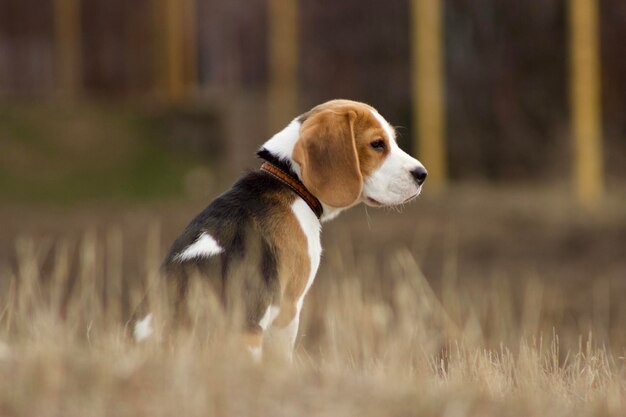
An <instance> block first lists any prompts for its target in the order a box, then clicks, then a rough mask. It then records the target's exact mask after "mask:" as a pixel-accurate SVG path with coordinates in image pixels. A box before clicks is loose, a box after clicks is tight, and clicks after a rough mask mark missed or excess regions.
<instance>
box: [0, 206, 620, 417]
mask: <svg viewBox="0 0 626 417" xmlns="http://www.w3.org/2000/svg"><path fill="white" fill-rule="evenodd" d="M418 204H420V203H418ZM422 204H423V206H422V209H423V210H422V213H424V212H426V213H429V212H430V213H435V212H437V211H438V210H439V209H438V208H437V203H436V202H432V201H431V202H429V201H425V202H423V203H422ZM503 204H504V203H503ZM505 205H506V204H505ZM469 207H470V206H469V205H468V206H466V207H465V208H464V210H470V208H469ZM429 210H430V211H429ZM411 213H414V212H411V211H409V212H408V213H404V214H402V215H398V214H393V215H392V214H389V215H388V217H387V215H386V214H384V213H383V214H373V213H370V215H371V217H372V223H373V225H372V226H371V228H372V229H374V230H370V231H369V233H374V234H375V235H376V236H377V237H378V240H377V241H374V242H373V243H372V244H370V245H369V246H368V247H367V248H359V242H360V239H359V238H358V237H357V236H355V235H351V234H347V236H348V237H345V236H344V238H343V239H342V238H340V237H339V236H333V239H332V242H334V243H331V244H329V245H327V246H328V247H327V252H326V256H325V258H324V260H323V264H324V267H323V268H322V270H321V271H320V276H319V277H318V280H317V281H316V284H315V285H314V288H313V290H312V293H311V294H310V296H309V298H308V300H307V303H305V310H304V312H303V318H302V323H301V329H300V333H299V338H298V343H297V350H296V361H295V364H294V365H293V366H291V367H290V366H285V365H283V364H280V363H278V362H276V361H274V360H272V359H271V358H269V359H267V360H266V361H265V363H263V364H262V365H255V364H254V363H252V362H251V361H250V360H249V358H248V357H247V355H245V354H244V355H242V354H241V353H240V352H239V350H238V349H237V343H236V341H235V340H234V339H235V338H234V337H233V336H232V335H230V334H229V333H228V331H227V330H226V329H225V328H224V326H223V322H222V320H221V318H220V311H219V309H216V307H215V304H214V303H213V302H212V301H211V300H212V299H211V297H210V296H209V295H208V294H207V289H206V288H205V287H204V286H203V285H202V284H197V285H196V286H195V288H193V291H192V297H191V306H192V311H193V313H194V314H193V315H194V324H193V326H192V328H191V329H190V330H189V331H184V330H176V329H174V330H172V329H171V328H170V327H169V326H168V324H169V323H168V319H167V317H168V307H167V303H166V302H165V299H166V294H165V290H164V286H163V285H162V284H163V282H162V279H161V277H160V276H159V273H158V265H159V262H160V259H161V256H162V253H163V247H162V242H163V241H169V238H170V236H169V234H170V233H169V232H164V233H163V234H165V235H166V237H165V238H164V237H162V236H161V233H162V232H161V228H159V227H158V226H145V225H144V226H142V227H140V228H139V229H140V230H142V231H143V236H144V238H143V239H141V240H140V241H139V243H137V242H135V241H130V240H129V238H128V237H127V235H128V234H130V233H131V231H130V230H129V229H130V228H128V229H127V228H120V227H115V226H110V227H106V228H101V229H99V230H98V231H93V230H91V231H86V232H84V233H82V234H81V235H80V237H79V238H74V239H72V238H67V237H66V238H58V237H55V238H50V237H41V236H33V237H25V236H20V237H18V238H17V239H15V241H14V247H15V248H14V255H12V256H11V257H10V259H11V261H10V262H8V263H7V264H6V267H5V268H4V270H3V271H0V274H2V276H3V278H4V279H3V280H0V288H2V289H3V290H4V291H3V292H2V293H1V298H0V416H38V417H39V416H140V415H145V416H161V415H162V416H175V415H184V416H196V415H197V416H209V415H215V416H225V417H227V416H228V417H230V416H308V415H310V416H365V417H367V416H414V415H415V416H431V415H433V416H434V415H441V416H449V417H462V416H623V415H625V414H626V395H625V394H626V374H625V367H624V360H623V359H624V358H623V353H624V350H623V347H622V346H623V345H622V341H623V340H624V338H626V327H624V325H625V324H626V322H625V321H624V310H623V308H621V307H620V306H619V302H618V303H617V304H618V305H617V306H616V305H615V304H616V303H615V301H612V300H614V297H615V293H616V291H618V290H619V289H620V288H621V287H619V285H616V284H615V282H614V281H612V280H611V279H608V278H606V277H602V276H599V277H594V278H596V279H595V283H594V284H592V285H590V286H589V287H588V288H590V289H591V290H590V291H589V292H586V289H585V290H584V291H583V294H582V295H581V294H580V293H578V292H571V291H570V290H569V289H568V288H569V287H568V286H567V285H566V283H567V279H568V277H562V279H561V280H557V281H555V282H552V281H550V280H544V279H542V276H541V274H539V273H538V272H537V271H538V270H539V271H540V272H541V271H542V270H544V269H542V268H538V269H534V268H533V269H529V270H528V271H527V272H528V273H527V275H526V276H525V277H523V278H524V279H516V277H512V276H507V274H499V275H490V276H489V277H487V278H485V279H483V280H477V279H476V280H475V279H472V280H471V281H468V280H466V278H467V276H469V275H472V274H473V272H472V271H471V268H468V272H467V276H466V275H465V272H464V271H465V269H464V268H465V264H464V263H463V253H465V251H464V247H465V246H463V239H465V237H464V236H467V234H462V235H461V236H459V237H457V244H456V245H448V246H447V249H446V250H445V251H444V255H445V256H441V264H442V265H441V268H440V269H441V271H442V272H441V273H440V274H439V275H438V277H437V278H438V279H436V280H434V279H431V277H430V276H429V279H428V280H427V279H426V278H425V276H424V274H423V273H422V270H421V268H420V265H422V264H425V263H427V262H426V261H425V260H424V259H425V258H427V257H428V254H431V255H432V254H433V253H434V249H433V247H434V246H436V242H423V241H420V242H417V243H415V244H408V243H402V244H401V245H400V246H398V247H391V248H390V247H387V248H386V252H385V256H384V257H382V259H381V257H379V256H376V255H377V253H376V251H377V250H378V248H379V247H380V246H381V245H383V244H384V242H385V236H384V234H383V233H380V234H378V230H377V227H379V226H377V224H378V225H380V224H381V222H387V223H386V226H385V227H386V228H387V229H388V228H392V229H391V230H397V231H398V232H397V233H398V234H400V232H399V230H400V229H398V228H395V229H394V228H393V222H396V221H399V220H398V219H397V217H398V216H399V217H400V220H401V219H402V216H405V220H406V216H410V214H411ZM546 216H547V217H549V215H546ZM434 217H436V216H435V215H434V214H433V218H434ZM522 217H523V216H522ZM555 218H558V223H559V224H561V223H563V222H564V220H563V219H562V218H560V217H559V216H555ZM385 219H388V220H385ZM359 220H362V219H359ZM440 220H441V219H440ZM473 221H474V222H479V223H480V220H479V219H477V218H474V220H473ZM491 221H496V220H493V218H492V220H491ZM516 221H519V219H517V220H516ZM572 221H574V220H572ZM620 221H621V218H620ZM496 222H497V221H496ZM565 222H566V223H567V222H568V221H565ZM438 224H439V226H441V223H438ZM550 224H552V223H550ZM621 224H622V223H620V225H621ZM492 226H493V225H492ZM168 227H169V226H166V227H165V228H164V230H165V229H167V228H168ZM332 227H333V226H332V225H331V226H329V228H332ZM458 227H459V230H461V229H462V228H463V224H460V225H458ZM493 227H496V226H493ZM523 227H526V226H523ZM172 228H175V227H172ZM481 228H482V230H483V231H485V227H483V226H481ZM571 228H572V224H571V223H567V225H566V226H565V229H566V230H571ZM122 230H124V231H122ZM338 230H339V232H343V230H342V226H341V225H339V227H338ZM427 231H428V229H427V228H426V227H422V229H421V235H428V233H427ZM509 232H510V230H509ZM552 232H553V233H552V234H554V233H557V231H556V229H554V230H552ZM393 233H396V232H393ZM407 233H408V234H409V235H414V234H415V230H413V229H411V230H410V231H409V232H407ZM557 234H558V233H557ZM520 238H521V235H520ZM483 239H484V235H483ZM400 240H402V239H400ZM477 241H478V240H476V241H474V242H477ZM494 250H495V249H494ZM128 252H131V253H132V254H133V256H132V257H131V259H130V260H129V259H128V255H127V253H128ZM555 256H556V255H555ZM416 258H417V259H418V260H417V261H416ZM481 262H482V263H484V262H483V261H481ZM468 265H469V262H468ZM542 265H543V264H542ZM473 267H474V268H475V265H474V266H473ZM521 270H524V269H523V268H522V269H521ZM545 270H546V271H551V269H550V268H546V269H545ZM548 273H551V272H548ZM518 278H519V277H518ZM605 278H606V279H605ZM585 296H586V297H585ZM581 300H582V301H581ZM618 301H619V299H618ZM145 307H148V308H149V309H150V310H151V311H153V312H154V313H155V314H156V320H157V324H158V325H157V335H156V337H154V338H153V339H152V340H151V341H149V342H147V343H142V344H136V343H135V342H134V341H133V340H132V337H131V334H130V331H129V327H130V324H131V323H132V320H133V317H135V316H136V315H137V313H138V312H139V311H140V310H141V311H143V309H144V308H145ZM168 329H169V330H168Z"/></svg>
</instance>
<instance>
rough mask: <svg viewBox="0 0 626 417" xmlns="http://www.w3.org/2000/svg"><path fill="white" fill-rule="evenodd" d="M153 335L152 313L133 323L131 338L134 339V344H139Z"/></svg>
mask: <svg viewBox="0 0 626 417" xmlns="http://www.w3.org/2000/svg"><path fill="white" fill-rule="evenodd" d="M153 333H154V329H153V328H152V313H150V314H148V315H147V316H146V317H144V318H143V319H142V320H139V321H138V322H137V323H135V328H134V329H133V336H134V338H135V342H137V343H141V342H143V341H144V340H146V339H147V338H149V337H150V336H152V334H153Z"/></svg>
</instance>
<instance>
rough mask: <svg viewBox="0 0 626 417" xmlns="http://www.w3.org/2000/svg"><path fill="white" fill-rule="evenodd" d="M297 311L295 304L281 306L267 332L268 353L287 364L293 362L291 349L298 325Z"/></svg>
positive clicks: (298, 313)
mask: <svg viewBox="0 0 626 417" xmlns="http://www.w3.org/2000/svg"><path fill="white" fill-rule="evenodd" d="M298 310H299V309H298V308H297V306H296V305H295V304H289V305H286V306H285V305H283V307H282V308H281V310H280V313H279V315H278V316H277V317H276V320H274V322H273V323H272V325H271V326H270V328H269V329H268V331H267V337H266V342H267V345H268V348H269V351H270V352H271V353H272V354H275V355H277V356H278V357H279V358H280V359H282V360H284V361H287V362H289V363H291V362H292V361H293V349H294V346H295V343H296V336H297V334H298V325H299V324H300V312H299V311H298Z"/></svg>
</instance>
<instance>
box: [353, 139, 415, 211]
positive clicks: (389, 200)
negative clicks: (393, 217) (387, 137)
mask: <svg viewBox="0 0 626 417" xmlns="http://www.w3.org/2000/svg"><path fill="white" fill-rule="evenodd" d="M391 143H392V145H391V146H392V149H391V152H390V153H389V155H388V156H387V158H386V159H385V161H384V162H383V164H382V165H381V166H380V167H379V168H378V169H377V170H376V171H374V172H373V173H372V174H371V175H370V176H369V177H368V178H367V179H366V180H365V184H364V185H363V201H364V202H365V204H368V205H371V206H395V205H398V204H403V203H406V202H409V201H410V200H412V199H414V198H416V197H417V196H418V195H419V194H420V192H421V191H422V187H421V186H420V185H418V183H417V181H416V180H415V178H414V177H413V175H412V174H411V171H415V170H416V169H420V168H421V169H423V168H424V167H423V165H422V164H421V163H420V162H419V161H418V160H417V159H415V158H413V157H411V156H409V155H408V154H407V153H406V152H404V151H403V150H401V149H400V148H399V147H398V145H396V144H395V142H391Z"/></svg>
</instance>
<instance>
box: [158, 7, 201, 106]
mask: <svg viewBox="0 0 626 417" xmlns="http://www.w3.org/2000/svg"><path fill="white" fill-rule="evenodd" d="M154 5H155V40H156V42H155V51H154V54H155V80H156V86H157V95H158V96H160V97H162V98H165V99H166V100H167V101H170V102H176V101H180V100H181V99H184V98H185V97H186V96H187V95H188V94H189V93H190V91H191V90H192V89H194V88H195V87H196V80H197V48H196V40H197V39H196V37H197V33H196V24H195V23H196V22H195V19H196V14H195V5H196V4H195V0H155V1H154Z"/></svg>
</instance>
